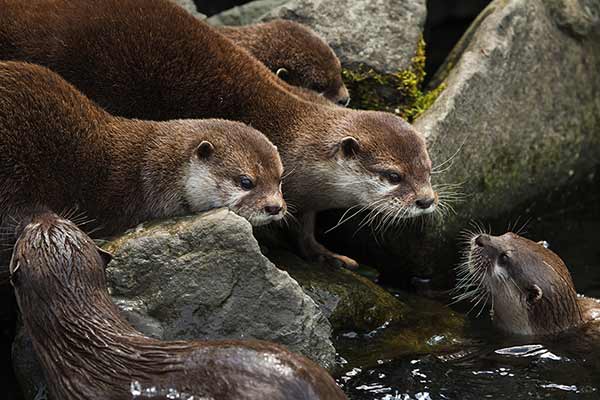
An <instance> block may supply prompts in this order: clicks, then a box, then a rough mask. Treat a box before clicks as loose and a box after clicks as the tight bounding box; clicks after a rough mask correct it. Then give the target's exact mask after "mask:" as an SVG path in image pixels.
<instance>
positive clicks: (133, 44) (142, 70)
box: [0, 0, 438, 268]
mask: <svg viewBox="0 0 600 400" xmlns="http://www.w3.org/2000/svg"><path fill="white" fill-rule="evenodd" d="M0 9H2V13H0V58H3V59H18V60H25V61H30V62H34V63H37V64H42V65H45V66H47V67H49V68H51V69H53V70H54V71H56V72H58V73H59V74H61V75H62V76H63V77H64V78H66V79H67V80H68V81H69V82H71V83H72V84H74V85H75V86H76V87H77V88H79V89H80V90H81V91H82V92H83V93H85V94H86V95H87V96H89V97H90V98H91V99H93V100H94V101H96V102H97V103H99V104H100V105H101V106H103V107H105V108H106V109H107V110H108V111H109V112H111V113H113V114H115V115H119V116H122V117H130V118H142V119H151V120H169V119H177V118H216V117H218V118H224V119H231V120H237V121H241V122H244V123H246V124H248V125H250V126H252V127H254V128H256V129H258V130H260V131H261V132H262V133H264V134H265V135H266V136H267V137H268V138H269V139H270V140H271V141H272V142H273V143H274V144H275V145H276V146H277V147H278V150H279V152H280V155H281V158H282V161H283V164H284V168H285V170H287V171H288V173H287V174H286V178H285V179H284V182H283V184H284V192H285V193H286V200H287V201H288V203H289V204H291V205H292V206H294V207H295V209H296V210H297V212H296V215H297V220H298V221H299V224H298V225H296V226H295V229H296V238H297V243H298V248H299V250H300V253H301V254H302V255H303V256H304V257H305V258H308V259H317V260H322V261H323V262H325V263H328V264H333V265H336V266H346V267H349V268H354V267H356V266H357V265H358V264H357V262H356V261H355V260H352V259H351V258H349V257H346V256H344V255H340V254H336V253H334V252H332V251H330V250H328V249H326V248H325V247H324V246H322V245H321V244H320V243H318V242H317V240H316V239H315V237H314V224H315V216H316V213H317V212H319V211H321V210H326V209H331V208H345V209H348V208H352V215H355V214H356V211H360V210H370V212H371V214H370V215H369V216H368V221H373V220H375V218H374V217H376V216H381V218H382V221H385V222H386V223H387V222H388V221H396V220H398V219H401V218H408V217H415V216H419V215H422V214H427V213H431V212H433V211H435V210H436V206H437V203H438V196H437V194H436V193H435V192H434V190H433V188H432V186H431V182H430V178H431V160H430V158H429V154H428V152H427V147H426V143H425V140H424V138H423V137H422V135H421V134H420V133H419V132H417V131H416V130H415V129H414V128H413V127H412V126H411V125H410V124H408V123H407V122H406V121H404V120H403V119H401V118H399V117H397V116H395V115H393V114H391V113H385V112H378V111H362V110H350V109H347V108H343V107H337V106H330V105H323V104H318V103H315V102H308V101H305V100H303V99H302V98H300V97H298V96H296V95H294V94H293V93H291V92H290V91H289V90H287V89H286V87H285V86H284V85H283V83H282V82H281V80H280V79H278V78H277V77H276V76H275V75H273V74H272V73H271V72H270V71H269V70H268V69H267V68H266V67H265V66H264V65H263V64H262V63H260V62H259V61H258V60H256V59H255V58H254V57H252V56H251V55H250V54H249V53H248V52H247V51H246V50H244V49H243V48H240V47H239V46H236V45H235V44H234V43H233V42H232V41H231V40H229V39H227V38H226V37H225V36H223V35H222V34H220V33H219V32H217V31H216V30H215V29H214V28H212V27H210V26H209V25H207V24H206V23H204V22H203V21H199V20H198V19H196V18H194V17H193V16H191V15H190V14H189V13H187V12H185V10H184V9H182V8H180V7H178V6H177V5H175V4H173V3H172V2H171V1H169V0H154V1H146V0H100V1H97V0H79V1H77V2H72V1H67V0H42V1H37V2H35V4H33V3H30V2H21V1H18V0H0ZM90 15H93V16H94V18H89V16H90Z"/></svg>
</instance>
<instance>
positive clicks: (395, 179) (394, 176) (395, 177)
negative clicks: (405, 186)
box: [383, 172, 403, 185]
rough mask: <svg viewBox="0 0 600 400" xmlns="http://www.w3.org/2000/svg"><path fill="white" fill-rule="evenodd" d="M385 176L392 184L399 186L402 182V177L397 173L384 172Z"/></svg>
mask: <svg viewBox="0 0 600 400" xmlns="http://www.w3.org/2000/svg"><path fill="white" fill-rule="evenodd" d="M383 176H384V177H385V179H387V180H388V181H389V182H390V183H391V184H394V185H397V184H399V183H400V182H402V180H403V178H402V175H400V174H398V173H396V172H384V173H383Z"/></svg>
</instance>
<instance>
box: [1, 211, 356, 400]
mask: <svg viewBox="0 0 600 400" xmlns="http://www.w3.org/2000/svg"><path fill="white" fill-rule="evenodd" d="M105 265H106V257H105V255H104V254H102V253H101V252H99V251H98V249H97V247H96V246H95V245H94V242H93V241H92V240H91V239H90V238H89V237H88V236H87V235H86V234H84V233H83V232H82V231H80V230H79V229H78V228H77V227H76V226H75V225H74V224H72V223H71V222H69V221H67V220H63V219H60V218H59V217H58V216H57V215H55V214H51V213H43V214H38V215H35V216H33V217H32V218H31V223H30V224H28V225H26V226H25V227H24V228H23V231H22V233H21V236H20V237H19V239H18V241H17V243H16V245H15V251H14V255H13V260H12V262H11V267H10V269H11V281H12V282H13V286H14V287H15V294H16V298H17V302H18V304H19V308H20V310H21V313H22V318H23V323H24V326H25V329H26V332H27V333H28V334H29V335H30V336H31V338H32V342H33V347H34V349H35V351H36V353H37V355H38V358H39V360H40V363H41V365H42V368H43V370H44V374H45V376H46V380H47V383H48V389H49V391H50V395H51V397H52V398H54V399H61V400H80V399H111V400H125V399H127V400H128V399H132V398H138V397H135V396H133V395H132V387H134V388H135V387H136V386H139V387H140V388H142V389H149V388H151V387H155V388H156V390H157V391H158V393H157V394H158V395H156V396H149V397H151V398H153V399H167V398H173V397H167V396H166V395H167V393H168V390H169V389H174V390H177V391H178V392H179V393H180V394H182V398H188V397H189V396H192V395H193V396H194V398H198V399H201V398H211V399H215V400H229V399H236V400H237V399H239V400H244V399H246V400H259V399H260V400H262V399H270V400H287V399H306V400H317V399H322V400H341V399H345V398H346V396H345V395H344V394H343V393H342V391H341V390H340V388H339V387H338V386H337V385H336V384H335V382H334V381H333V379H332V378H331V377H330V376H329V375H328V374H327V372H326V371H325V370H323V369H322V368H320V367H319V366H318V365H316V364H315V363H313V362H311V361H310V360H308V359H306V358H304V357H302V356H299V355H296V354H293V353H291V352H289V351H287V350H286V349H285V348H283V347H282V346H279V345H276V344H272V343H267V342H260V341H250V340H249V341H239V340H220V341H171V342H163V341H159V340H156V339H151V338H148V337H145V336H143V335H142V334H140V333H139V332H137V331H136V330H134V329H133V328H132V327H131V326H130V325H129V324H128V323H127V322H126V321H125V320H124V319H123V318H122V317H121V315H120V314H119V311H118V309H117V307H116V306H115V305H114V304H113V303H112V301H111V299H110V297H109V296H108V292H107V289H106V282H105V277H104V267H105ZM135 382H137V383H135ZM132 384H133V386H132ZM184 393H185V395H187V396H183V394H184ZM143 394H145V392H142V395H143ZM139 398H145V397H139Z"/></svg>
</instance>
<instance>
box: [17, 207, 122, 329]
mask: <svg viewBox="0 0 600 400" xmlns="http://www.w3.org/2000/svg"><path fill="white" fill-rule="evenodd" d="M18 234H19V237H18V239H17V241H16V243H15V246H14V249H13V255H12V259H11V263H10V275H11V283H12V285H13V286H14V288H15V294H16V297H17V301H18V303H19V307H20V308H21V311H22V312H23V316H24V317H25V318H30V319H37V318H39V319H40V320H44V319H47V318H45V317H47V315H46V316H44V315H43V314H44V310H46V309H51V310H53V311H52V312H53V314H55V315H59V313H60V312H62V310H64V309H65V308H66V307H64V301H65V299H68V301H72V302H76V301H80V302H81V303H82V304H85V303H87V302H89V301H90V298H91V297H92V296H93V295H94V293H95V292H98V291H100V292H101V293H105V292H106V282H105V277H104V269H105V267H106V265H107V264H108V262H109V261H110V259H111V255H110V254H109V253H107V252H106V251H104V250H102V249H100V248H99V247H97V246H96V245H95V244H94V242H93V241H92V240H91V239H90V238H89V237H88V236H87V235H86V234H85V233H84V232H82V231H81V230H80V229H79V228H77V226H76V225H75V224H73V223H72V222H70V221H68V220H66V219H63V218H61V217H59V216H58V215H56V214H54V213H51V212H43V213H40V214H34V215H31V216H29V217H28V218H26V220H24V221H23V222H22V223H21V224H20V226H19V228H18ZM104 296H106V294H104ZM54 300H56V304H52V303H53V301H54ZM40 302H41V303H40ZM48 303H50V307H48V306H47V304H48Z"/></svg>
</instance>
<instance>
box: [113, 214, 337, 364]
mask: <svg viewBox="0 0 600 400" xmlns="http://www.w3.org/2000/svg"><path fill="white" fill-rule="evenodd" d="M105 247H106V249H107V250H109V251H111V252H112V253H113V254H114V258H113V260H112V262H111V263H110V264H109V266H108V268H107V278H108V282H109V286H110V287H111V294H112V295H113V296H114V298H115V301H116V303H117V304H118V305H119V306H120V307H121V310H122V311H123V312H124V313H125V314H126V315H128V318H129V321H130V322H131V323H132V324H133V325H134V326H135V327H136V328H137V329H139V330H140V331H142V332H144V333H146V334H148V335H151V336H155V337H158V338H161V339H164V340H174V339H220V338H235V339H250V338H256V339H262V340H269V341H273V342H277V343H281V344H284V345H286V346H287V347H288V348H290V349H291V350H293V351H296V352H299V353H302V354H304V355H306V356H308V357H310V358H312V359H313V360H315V361H317V362H318V363H320V364H321V365H324V366H325V367H331V366H332V365H333V361H334V357H335V349H334V348H333V345H332V344H331V340H330V337H331V326H330V324H329V322H328V321H327V319H326V318H325V317H324V316H323V314H322V313H321V311H320V310H319V307H318V306H317V305H316V304H315V303H314V302H313V301H312V300H311V298H310V297H308V296H307V295H306V294H305V293H304V292H303V291H302V288H301V287H300V286H299V285H298V283H297V282H296V281H295V280H294V279H292V278H291V277H290V276H289V275H288V274H287V273H286V272H283V271H280V270H279V269H277V268H276V267H275V266H274V265H273V264H272V263H271V262H269V260H267V259H266V258H265V257H264V256H263V255H262V254H261V253H260V249H259V246H258V243H257V242H256V240H255V239H254V237H253V236H252V227H251V226H250V224H248V222H246V221H245V220H244V219H242V218H240V217H238V216H236V215H235V214H233V213H232V212H229V211H226V210H218V211H213V212H209V213H206V214H203V215H201V216H195V217H187V218H181V219H177V220H173V221H166V222H163V223H159V224H153V225H148V226H140V227H138V228H137V229H136V230H135V231H132V232H130V233H128V234H126V235H124V236H122V237H120V238H118V239H116V240H114V241H113V242H111V243H109V244H107V245H106V246H105Z"/></svg>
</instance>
